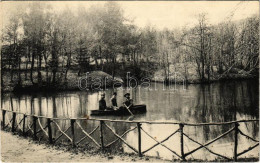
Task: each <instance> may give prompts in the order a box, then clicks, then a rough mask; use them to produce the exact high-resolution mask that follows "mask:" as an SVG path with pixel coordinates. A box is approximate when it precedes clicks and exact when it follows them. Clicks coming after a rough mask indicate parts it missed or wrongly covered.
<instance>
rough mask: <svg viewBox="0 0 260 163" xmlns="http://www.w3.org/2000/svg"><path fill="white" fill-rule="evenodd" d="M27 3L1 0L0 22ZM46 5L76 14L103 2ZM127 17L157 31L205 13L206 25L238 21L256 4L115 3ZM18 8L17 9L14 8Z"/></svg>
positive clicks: (188, 23) (189, 22)
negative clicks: (75, 12)
mask: <svg viewBox="0 0 260 163" xmlns="http://www.w3.org/2000/svg"><path fill="white" fill-rule="evenodd" d="M28 3H30V2H24V1H23V2H22V1H20V2H17V1H16V2H14V1H11V2H10V1H8V2H7V1H5V2H1V3H0V5H1V6H0V7H1V10H0V12H1V11H2V12H1V17H0V18H2V21H3V22H4V23H3V24H5V22H7V21H8V18H9V16H10V15H11V14H12V13H14V12H17V10H19V9H23V7H24V6H26V5H28ZM39 3H49V4H51V5H52V6H53V9H55V11H56V12H60V11H62V10H63V9H66V8H67V7H68V8H70V9H71V10H72V11H76V10H77V9H78V7H79V6H84V7H85V8H86V9H87V8H89V7H91V6H92V5H103V4H104V3H105V2H104V1H96V2H95V1H70V2H68V1H62V2H58V1H52V2H39ZM117 3H119V4H120V5H121V7H122V9H123V10H124V14H125V16H126V17H127V18H130V19H134V24H135V25H137V26H139V27H145V26H146V25H148V24H149V25H152V26H154V27H155V28H157V29H164V28H168V29H173V28H182V27H184V26H186V27H191V26H193V25H194V24H195V23H196V22H197V16H198V14H199V13H207V19H208V21H209V23H210V24H218V23H220V22H222V21H224V20H240V19H244V18H247V17H249V16H252V15H254V14H258V15H259V2H258V1H150V2H149V1H118V2H117ZM17 7H18V8H17Z"/></svg>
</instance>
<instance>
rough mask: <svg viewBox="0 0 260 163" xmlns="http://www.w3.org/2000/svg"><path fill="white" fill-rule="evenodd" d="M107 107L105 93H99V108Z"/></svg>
mask: <svg viewBox="0 0 260 163" xmlns="http://www.w3.org/2000/svg"><path fill="white" fill-rule="evenodd" d="M105 109H107V104H106V100H105V93H102V94H101V99H100V100H99V110H105Z"/></svg>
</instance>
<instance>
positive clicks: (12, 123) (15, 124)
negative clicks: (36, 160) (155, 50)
mask: <svg viewBox="0 0 260 163" xmlns="http://www.w3.org/2000/svg"><path fill="white" fill-rule="evenodd" d="M1 110H2V116H3V117H2V122H1V123H2V129H5V128H6V127H8V126H9V127H11V131H12V132H15V131H16V130H17V129H20V131H22V133H23V135H26V134H27V133H28V132H31V133H32V135H33V138H34V139H37V134H39V133H43V134H44V135H45V136H46V137H47V138H48V141H49V143H50V144H55V143H56V142H57V141H58V140H59V139H60V138H61V137H62V136H64V137H65V138H66V139H68V140H69V142H70V143H71V145H72V146H73V147H76V146H77V145H79V144H80V143H81V142H83V140H85V139H86V138H89V140H90V141H91V142H92V143H94V144H95V145H96V146H97V147H98V148H99V149H101V150H103V149H105V148H108V147H110V146H111V145H112V144H114V143H116V142H117V141H121V142H122V143H124V144H125V145H126V146H128V147H129V148H130V149H131V150H133V151H134V152H135V153H137V154H138V155H139V156H140V157H142V156H143V155H144V154H145V153H146V152H148V151H150V150H152V149H153V148H155V147H156V146H158V145H161V146H162V147H164V148H166V149H167V150H169V151H170V152H172V153H173V154H174V155H175V156H177V157H178V158H179V159H181V160H186V157H187V156H189V155H191V154H193V153H195V152H197V151H198V150H200V149H206V150H207V151H208V152H210V153H211V154H213V155H216V156H218V157H220V158H223V159H226V160H234V161H237V158H238V157H240V156H241V155H243V154H245V153H247V152H249V151H251V150H252V149H254V148H255V147H257V146H259V140H256V139H254V138H252V137H251V136H249V135H246V134H245V133H243V132H242V131H241V130H240V129H239V124H240V123H249V122H259V120H258V119H257V120H239V121H231V122H222V123H182V122H161V121H160V122H158V121H126V120H110V119H95V118H51V117H44V116H38V115H30V114H25V113H21V112H15V111H10V110H4V109H1ZM6 112H11V113H12V119H11V120H9V119H8V116H6ZM18 114H21V115H23V118H22V119H21V120H20V121H18V119H17V115H18ZM28 117H31V118H32V122H33V123H32V124H30V123H29V122H28V123H27V127H28V130H27V131H26V130H25V126H26V119H27V120H28ZM40 118H43V119H46V120H47V124H46V126H43V125H42V123H41V121H40ZM58 120H69V121H70V126H69V127H68V128H67V129H66V130H62V128H61V127H60V125H59V124H58V122H57V121H58ZM81 120H87V121H99V126H97V127H95V128H94V129H93V130H92V131H91V132H87V131H86V130H85V129H84V128H83V127H82V126H81V124H80V123H79V122H78V121H81ZM107 122H121V123H131V124H133V123H134V124H136V126H135V127H134V128H130V129H129V130H127V131H125V132H124V133H123V134H122V135H119V134H118V133H116V131H114V130H113V129H112V128H111V127H110V126H109V125H108V124H107ZM145 123H146V124H171V125H179V128H178V129H177V130H175V131H174V132H172V133H171V134H170V135H169V136H167V137H166V138H164V139H163V140H161V141H158V140H157V139H155V138H154V136H152V135H150V134H149V133H148V132H147V131H145V130H144V129H143V128H142V124H145ZM21 124H22V127H21V126H20V125H21ZM37 124H38V126H39V130H37ZM51 124H53V125H55V126H56V127H57V129H58V130H59V131H60V133H61V134H60V135H59V136H57V137H56V138H53V137H52V136H53V135H52V130H53V129H52V125H51ZM227 124H229V125H234V127H232V128H231V129H229V130H228V131H226V132H224V133H223V134H221V135H219V136H217V137H216V138H214V139H212V140H210V141H208V142H206V143H204V144H203V143H200V142H198V141H197V140H194V139H192V138H191V137H190V136H189V135H187V134H186V133H185V132H184V127H185V126H208V125H227ZM76 126H77V127H78V128H79V129H80V130H81V131H82V133H83V134H84V136H83V137H82V138H80V140H78V141H77V142H76V139H75V137H76V133H75V127H76ZM105 128H106V129H108V130H109V131H110V132H111V133H112V134H113V135H114V136H115V137H116V139H115V140H113V141H111V142H109V143H107V144H106V145H105V144H104V140H103V139H104V138H103V134H104V133H103V132H104V129H105ZM46 129H47V130H46ZM98 129H99V135H100V136H99V139H100V140H99V142H100V143H98V141H97V140H95V138H94V137H92V135H93V133H95V132H97V131H98ZM136 129H137V132H138V149H136V148H134V147H133V146H132V145H131V144H129V143H128V142H127V141H126V140H125V139H124V136H125V135H127V134H128V133H129V132H132V131H134V130H136ZM68 132H70V135H71V136H69V134H67V133H68ZM232 132H234V154H233V157H232V158H230V157H227V156H224V155H222V154H219V153H216V152H214V151H212V150H211V149H209V148H208V147H207V146H209V145H210V144H212V143H214V142H215V141H217V140H219V139H221V138H223V137H224V136H226V135H228V134H230V133H232ZM142 133H144V134H145V135H147V136H148V137H150V138H151V139H152V140H154V141H155V142H156V143H155V144H154V145H152V146H151V147H149V148H147V149H145V150H142V137H141V134H142ZM176 133H179V135H180V136H179V141H180V151H179V153H178V152H176V151H174V150H173V149H171V148H170V147H168V146H166V145H165V144H163V143H164V142H166V141H167V140H168V139H169V138H171V137H172V136H173V135H175V134H176ZM239 134H240V135H242V136H244V137H246V138H247V139H249V140H251V141H253V142H256V144H255V145H253V146H251V147H249V148H248V149H245V150H244V151H242V152H240V153H238V151H237V149H238V135H239ZM184 137H186V138H187V139H189V140H190V141H192V142H194V143H196V144H198V145H199V147H197V148H195V149H192V150H190V151H189V152H186V153H185V152H184Z"/></svg>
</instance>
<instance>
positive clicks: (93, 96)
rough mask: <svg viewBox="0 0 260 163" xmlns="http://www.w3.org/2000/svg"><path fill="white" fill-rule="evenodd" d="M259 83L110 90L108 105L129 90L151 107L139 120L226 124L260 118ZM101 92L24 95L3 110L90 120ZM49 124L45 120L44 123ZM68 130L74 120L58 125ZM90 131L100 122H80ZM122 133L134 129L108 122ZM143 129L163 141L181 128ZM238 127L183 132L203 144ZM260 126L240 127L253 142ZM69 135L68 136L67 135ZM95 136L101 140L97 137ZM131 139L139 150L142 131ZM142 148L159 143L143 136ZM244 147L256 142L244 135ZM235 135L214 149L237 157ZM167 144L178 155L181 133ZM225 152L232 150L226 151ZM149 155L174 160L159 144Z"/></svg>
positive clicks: (6, 99) (8, 99)
mask: <svg viewBox="0 0 260 163" xmlns="http://www.w3.org/2000/svg"><path fill="white" fill-rule="evenodd" d="M258 87H259V85H258V81H251V80H250V81H236V82H234V81H232V82H231V81H230V82H225V83H214V84H210V85H188V86H187V87H186V89H185V90H183V86H182V85H179V86H177V87H176V90H173V89H172V86H164V85H162V84H158V83H157V84H152V86H151V88H150V89H143V88H137V89H131V90H126V89H124V90H122V89H117V90H113V89H108V90H106V91H105V92H106V101H107V103H108V105H111V104H110V102H109V99H110V97H111V96H112V94H113V92H114V91H116V92H117V94H118V97H117V98H118V104H121V103H122V102H123V95H124V94H125V93H126V92H130V93H131V96H132V98H133V100H134V102H135V103H136V104H146V105H147V110H148V111H147V113H146V114H141V115H136V116H135V120H149V121H180V122H189V123H201V122H226V121H234V120H241V119H257V117H258V116H259V110H258V99H259V93H258V90H259V89H258ZM100 93H101V92H90V91H78V92H62V93H55V94H48V93H34V94H31V95H24V94H22V95H21V94H19V95H18V94H6V95H4V96H3V97H2V98H1V100H2V104H1V106H2V108H4V109H9V110H15V111H20V112H24V113H28V114H36V115H43V116H47V117H71V118H76V117H85V116H86V115H89V114H90V110H94V109H97V108H98V100H99V98H100ZM101 118H109V119H127V118H128V117H125V116H107V117H101ZM42 122H43V123H45V121H44V120H42ZM57 123H58V124H59V125H60V126H61V127H62V128H63V129H64V130H65V129H67V128H68V127H69V125H70V122H69V121H58V122H57ZM79 123H80V124H81V125H82V126H83V127H84V129H86V131H88V132H90V131H92V130H93V129H94V128H95V127H96V126H97V125H98V123H97V122H94V121H93V122H92V121H91V122H90V121H80V122H79ZM108 125H110V126H111V127H112V128H113V129H114V130H115V131H116V132H117V133H118V134H122V133H123V132H125V131H126V130H128V129H130V128H132V127H134V124H133V125H129V124H124V123H123V124H122V123H108ZM142 127H143V128H144V130H146V131H147V132H148V133H150V134H151V135H152V136H154V137H156V138H157V140H162V139H164V138H166V137H167V136H168V135H170V134H171V133H172V132H174V131H175V130H176V129H177V128H178V127H179V126H178V125H163V126H162V125H149V124H143V126H142ZM232 127H233V126H231V125H222V126H200V127H188V126H185V128H184V132H185V133H187V134H188V135H189V136H190V137H192V138H193V139H195V140H198V141H199V142H200V143H205V142H207V141H209V140H211V139H214V138H215V137H216V136H218V135H221V134H223V133H224V132H226V131H228V130H229V129H230V128H232ZM258 128H259V124H258V123H243V124H241V125H240V129H241V130H242V131H243V132H244V133H248V134H249V135H251V136H252V137H254V138H258ZM76 129H77V130H78V131H77V139H78V140H79V139H81V138H82V137H83V136H84V135H83V133H81V132H80V130H79V128H78V127H76ZM59 134H60V133H59V131H55V132H54V135H55V136H58V135H59ZM68 134H69V133H68ZM93 136H94V137H95V138H96V140H97V141H98V140H99V135H98V133H94V134H93ZM104 138H105V143H109V142H111V141H112V140H114V139H115V138H116V137H115V136H113V134H111V131H109V130H108V129H105V137H104ZM126 140H127V142H129V143H130V144H132V145H133V146H135V147H136V148H137V131H136V130H135V131H134V132H130V133H129V134H128V135H126ZM142 140H143V144H142V149H143V150H145V149H147V148H149V147H150V146H152V145H153V144H154V143H155V142H153V140H151V139H149V137H147V136H146V135H145V134H142ZM184 141H185V152H187V151H190V150H192V149H194V148H195V147H197V146H198V145H196V144H194V143H192V142H191V141H189V140H188V139H186V138H185V140H184ZM239 141H240V142H241V144H240V145H239V151H242V150H244V149H246V148H247V147H249V146H250V145H253V144H254V143H253V142H251V141H249V140H247V139H244V138H243V137H241V136H240V137H239ZM233 142H234V135H233V133H232V134H229V135H227V136H225V137H224V138H223V139H220V140H218V141H217V142H215V143H214V144H213V145H212V146H209V148H210V149H212V150H213V151H215V152H218V153H222V154H224V155H227V156H230V157H232V154H233V152H232V151H233ZM165 144H167V145H168V146H169V147H170V148H172V149H174V150H175V151H179V150H180V149H179V147H180V144H179V135H178V134H176V135H174V136H173V137H172V138H170V139H169V140H168V141H167V142H166V143H165ZM121 146H123V149H122V150H124V151H126V152H131V150H130V149H129V148H128V147H126V146H124V145H123V144H122V143H119V142H118V143H117V146H116V147H117V148H115V149H121V148H120V147H121ZM225 151H229V153H226V152H225ZM147 154H148V155H160V156H162V157H165V158H168V159H171V158H172V157H173V156H172V155H173V154H172V153H170V152H169V151H167V150H166V149H165V148H163V147H160V146H157V147H156V148H155V149H154V150H152V151H150V152H148V153H147ZM249 155H258V151H257V150H254V151H251V152H250V153H249ZM190 157H191V158H192V157H194V158H201V159H205V158H207V159H214V158H215V157H214V156H213V155H211V154H209V153H208V152H207V151H206V150H201V151H200V152H197V153H194V154H193V155H191V156H190Z"/></svg>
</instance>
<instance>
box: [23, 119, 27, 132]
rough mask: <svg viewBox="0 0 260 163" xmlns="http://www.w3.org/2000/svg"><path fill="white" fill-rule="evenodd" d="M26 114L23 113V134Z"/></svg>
mask: <svg viewBox="0 0 260 163" xmlns="http://www.w3.org/2000/svg"><path fill="white" fill-rule="evenodd" d="M26 117H27V116H26V115H25V114H24V115H23V135H25V119H26Z"/></svg>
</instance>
